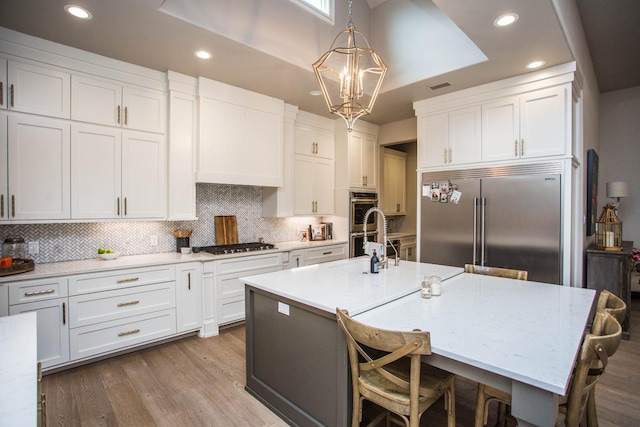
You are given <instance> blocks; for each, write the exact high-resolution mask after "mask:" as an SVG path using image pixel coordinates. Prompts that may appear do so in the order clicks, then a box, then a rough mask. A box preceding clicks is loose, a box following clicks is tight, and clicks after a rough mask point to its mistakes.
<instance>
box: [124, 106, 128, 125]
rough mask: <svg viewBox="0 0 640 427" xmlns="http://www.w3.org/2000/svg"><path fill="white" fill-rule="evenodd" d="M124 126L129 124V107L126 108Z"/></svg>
mask: <svg viewBox="0 0 640 427" xmlns="http://www.w3.org/2000/svg"><path fill="white" fill-rule="evenodd" d="M124 124H125V125H128V124H129V108H128V107H124Z"/></svg>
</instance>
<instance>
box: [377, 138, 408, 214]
mask: <svg viewBox="0 0 640 427" xmlns="http://www.w3.org/2000/svg"><path fill="white" fill-rule="evenodd" d="M405 193H406V155H405V153H401V152H394V151H393V150H385V152H384V191H383V199H382V211H383V212H384V213H385V214H388V215H405V214H406V194H405Z"/></svg>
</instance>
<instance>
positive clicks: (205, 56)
mask: <svg viewBox="0 0 640 427" xmlns="http://www.w3.org/2000/svg"><path fill="white" fill-rule="evenodd" d="M193 54H194V55H195V56H197V57H198V58H200V59H211V58H213V55H212V54H211V53H210V52H207V51H206V50H196V51H195V52H193Z"/></svg>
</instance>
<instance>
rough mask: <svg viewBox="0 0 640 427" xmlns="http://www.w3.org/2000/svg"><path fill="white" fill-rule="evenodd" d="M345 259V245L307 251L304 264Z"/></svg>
mask: <svg viewBox="0 0 640 427" xmlns="http://www.w3.org/2000/svg"><path fill="white" fill-rule="evenodd" d="M345 258H348V257H347V245H334V246H323V247H320V248H316V249H308V250H307V256H306V259H305V264H306V265H312V264H320V263H322V262H329V261H337V260H339V259H345Z"/></svg>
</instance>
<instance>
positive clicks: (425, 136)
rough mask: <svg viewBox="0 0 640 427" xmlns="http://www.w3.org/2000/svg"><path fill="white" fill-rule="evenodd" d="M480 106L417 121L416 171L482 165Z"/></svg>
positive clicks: (420, 118)
mask: <svg viewBox="0 0 640 427" xmlns="http://www.w3.org/2000/svg"><path fill="white" fill-rule="evenodd" d="M480 112H481V109H480V107H479V106H474V107H471V108H464V109H459V110H455V111H451V112H446V113H440V114H434V115H430V116H426V117H419V118H418V140H419V141H421V143H420V144H418V167H440V166H447V165H454V164H455V165H459V164H466V163H475V162H480V161H481V132H480V130H481V121H480V117H481V113H480Z"/></svg>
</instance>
